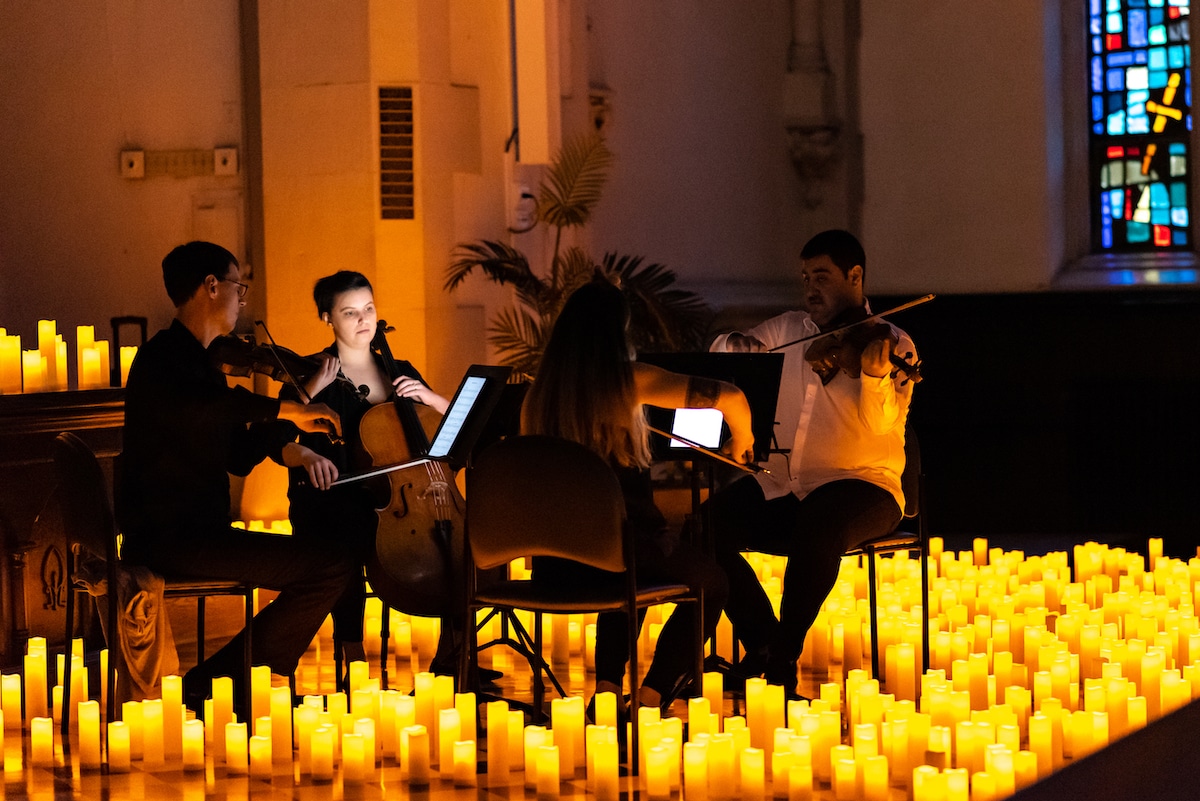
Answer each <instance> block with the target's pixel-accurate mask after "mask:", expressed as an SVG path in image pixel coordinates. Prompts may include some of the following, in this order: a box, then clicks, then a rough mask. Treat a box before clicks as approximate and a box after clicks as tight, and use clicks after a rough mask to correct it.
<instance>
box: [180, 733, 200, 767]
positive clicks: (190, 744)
mask: <svg viewBox="0 0 1200 801" xmlns="http://www.w3.org/2000/svg"><path fill="white" fill-rule="evenodd" d="M179 739H180V744H179V747H180V756H181V758H182V759H183V769H184V770H186V771H195V770H204V721H202V720H186V721H184V722H183V723H182V724H180V731H179Z"/></svg>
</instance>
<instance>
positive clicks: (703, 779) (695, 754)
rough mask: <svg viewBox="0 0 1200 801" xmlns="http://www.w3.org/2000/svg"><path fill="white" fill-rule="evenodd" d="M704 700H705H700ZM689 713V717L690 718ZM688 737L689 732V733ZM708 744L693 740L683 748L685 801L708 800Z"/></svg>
mask: <svg viewBox="0 0 1200 801" xmlns="http://www.w3.org/2000/svg"><path fill="white" fill-rule="evenodd" d="M702 700H705V699H702ZM690 714H691V713H690V712H689V716H690ZM689 736H691V732H690V731H689ZM707 760H708V742H706V741H705V740H699V741H697V740H693V741H692V742H689V743H685V744H684V746H683V797H684V798H686V799H687V801H707V799H708V763H707Z"/></svg>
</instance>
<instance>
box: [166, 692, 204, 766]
mask: <svg viewBox="0 0 1200 801" xmlns="http://www.w3.org/2000/svg"><path fill="white" fill-rule="evenodd" d="M186 719H187V713H186V711H185V708H184V706H183V679H182V678H181V677H180V676H163V677H162V724H163V726H162V727H163V759H164V760H165V761H166V763H167V765H175V764H177V763H178V762H179V760H180V759H181V758H182V757H183V722H184V721H185V720H186ZM201 724H202V725H201V730H203V722H201Z"/></svg>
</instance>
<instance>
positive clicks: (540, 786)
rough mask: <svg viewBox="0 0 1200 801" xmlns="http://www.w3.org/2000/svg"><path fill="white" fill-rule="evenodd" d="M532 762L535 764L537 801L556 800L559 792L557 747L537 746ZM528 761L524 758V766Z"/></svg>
mask: <svg viewBox="0 0 1200 801" xmlns="http://www.w3.org/2000/svg"><path fill="white" fill-rule="evenodd" d="M534 760H535V761H536V762H537V797H538V801H550V800H551V799H557V798H558V790H559V778H558V776H559V767H558V746H556V745H542V746H538V749H537V754H536V756H535V757H534ZM529 761H530V760H529V758H528V757H526V760H525V762H526V764H528V763H529Z"/></svg>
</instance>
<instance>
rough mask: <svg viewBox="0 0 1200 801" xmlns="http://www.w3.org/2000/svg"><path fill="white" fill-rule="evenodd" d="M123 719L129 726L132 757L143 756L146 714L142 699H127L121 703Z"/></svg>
mask: <svg viewBox="0 0 1200 801" xmlns="http://www.w3.org/2000/svg"><path fill="white" fill-rule="evenodd" d="M121 720H123V721H125V723H126V725H128V726H129V756H130V758H131V759H141V758H142V739H143V733H144V731H145V728H144V720H145V715H144V714H143V709H142V702H141V701H126V702H125V703H123V704H121Z"/></svg>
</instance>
